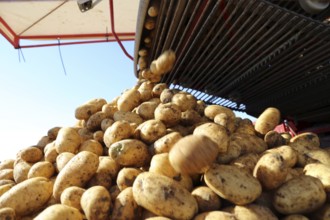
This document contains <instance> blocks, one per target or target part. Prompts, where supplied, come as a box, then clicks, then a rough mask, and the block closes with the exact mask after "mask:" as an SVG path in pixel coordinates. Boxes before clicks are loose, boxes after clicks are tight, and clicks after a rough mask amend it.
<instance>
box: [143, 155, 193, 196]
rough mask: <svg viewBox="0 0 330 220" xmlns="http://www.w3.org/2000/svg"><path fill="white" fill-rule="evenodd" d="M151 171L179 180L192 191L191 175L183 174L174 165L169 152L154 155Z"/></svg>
mask: <svg viewBox="0 0 330 220" xmlns="http://www.w3.org/2000/svg"><path fill="white" fill-rule="evenodd" d="M149 172H152V173H158V174H162V175H164V176H167V177H170V178H172V179H174V180H176V181H178V182H179V183H180V184H181V185H182V186H184V187H185V188H186V189H187V190H189V191H191V190H192V188H193V182H192V179H191V177H190V176H189V175H185V174H181V173H179V172H177V171H175V169H174V168H173V167H172V165H171V163H170V161H169V154H168V153H162V154H156V155H154V156H153V157H152V159H151V162H150V167H149Z"/></svg>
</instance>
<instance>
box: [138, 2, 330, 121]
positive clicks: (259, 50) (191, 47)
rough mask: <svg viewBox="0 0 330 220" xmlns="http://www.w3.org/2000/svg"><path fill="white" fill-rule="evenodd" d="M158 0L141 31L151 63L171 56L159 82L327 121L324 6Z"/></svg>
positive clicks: (223, 101)
mask: <svg viewBox="0 0 330 220" xmlns="http://www.w3.org/2000/svg"><path fill="white" fill-rule="evenodd" d="M157 2H159V7H160V8H159V11H160V13H159V15H158V17H157V23H156V29H154V30H153V31H151V32H150V31H149V32H148V31H143V36H152V45H151V46H150V47H149V48H148V49H149V52H150V53H149V54H150V56H149V57H148V60H149V63H150V62H151V61H152V60H154V59H155V58H156V57H158V56H159V55H160V54H161V53H162V52H163V51H165V50H167V49H172V50H174V51H175V52H176V54H177V61H176V64H175V66H174V68H173V70H172V71H171V72H170V73H169V74H167V75H166V76H165V77H164V78H163V79H162V81H163V82H166V83H168V84H171V86H172V87H173V88H179V89H182V90H187V91H189V92H191V93H192V94H193V95H195V96H196V97H197V98H198V99H201V100H204V101H205V102H207V103H214V104H219V105H223V106H227V107H229V108H232V109H234V110H240V111H245V112H247V113H248V114H251V115H254V116H258V115H259V114H260V113H261V112H262V111H263V110H264V109H265V108H267V107H269V106H274V107H277V108H279V109H280V110H281V112H282V113H283V115H284V116H285V117H292V118H294V119H296V120H306V121H311V122H314V121H322V122H330V95H329V94H330V33H329V32H330V25H328V24H325V23H323V22H322V20H323V19H325V18H326V17H327V16H329V14H330V13H329V8H328V9H326V10H325V12H323V13H321V14H319V15H313V16H312V15H307V14H306V13H305V12H303V11H302V9H301V8H299V7H298V6H297V3H288V2H291V1H266V0H250V1H245V0H233V1H231V0H208V1H201V0H200V1H188V0H182V1H177V0H162V1H157ZM141 22H143V21H141ZM136 43H137V44H138V45H139V47H138V48H139V49H141V48H144V47H145V45H144V44H143V42H142V40H141V42H140V41H139V42H136ZM136 56H137V55H136ZM136 59H137V57H136Z"/></svg>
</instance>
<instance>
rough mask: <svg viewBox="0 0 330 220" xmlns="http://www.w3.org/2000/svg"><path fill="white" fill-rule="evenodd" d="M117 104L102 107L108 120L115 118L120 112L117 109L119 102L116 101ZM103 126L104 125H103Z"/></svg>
mask: <svg viewBox="0 0 330 220" xmlns="http://www.w3.org/2000/svg"><path fill="white" fill-rule="evenodd" d="M115 102H116V103H115V104H114V103H107V104H105V105H103V106H102V112H104V113H105V115H106V117H107V118H108V119H111V118H113V115H114V114H115V113H116V112H117V111H118V108H117V101H115ZM101 126H102V124H101Z"/></svg>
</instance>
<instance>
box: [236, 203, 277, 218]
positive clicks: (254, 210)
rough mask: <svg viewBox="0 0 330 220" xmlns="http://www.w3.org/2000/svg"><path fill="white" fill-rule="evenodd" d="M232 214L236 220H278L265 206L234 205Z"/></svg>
mask: <svg viewBox="0 0 330 220" xmlns="http://www.w3.org/2000/svg"><path fill="white" fill-rule="evenodd" d="M232 213H233V214H234V215H235V217H236V219H237V220H246V219H249V220H259V219H267V220H278V217H276V215H275V214H274V213H273V212H272V211H271V210H270V209H269V208H267V207H266V206H263V205H257V204H248V205H244V206H239V205H236V206H235V207H234V208H233V210H232Z"/></svg>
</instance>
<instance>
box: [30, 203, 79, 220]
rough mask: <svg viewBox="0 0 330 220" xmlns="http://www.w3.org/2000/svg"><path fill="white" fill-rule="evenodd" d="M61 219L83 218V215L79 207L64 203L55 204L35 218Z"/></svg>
mask: <svg viewBox="0 0 330 220" xmlns="http://www.w3.org/2000/svg"><path fill="white" fill-rule="evenodd" d="M45 219H47V220H59V219H74V220H83V215H82V214H81V213H80V212H79V210H78V209H76V208H73V207H70V206H67V205H63V204H54V205H51V206H49V207H47V208H46V209H44V210H43V211H42V212H41V213H40V214H39V215H37V217H36V218H34V220H45Z"/></svg>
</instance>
